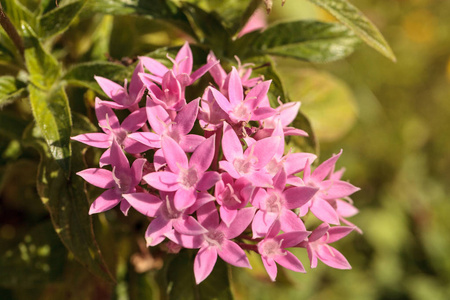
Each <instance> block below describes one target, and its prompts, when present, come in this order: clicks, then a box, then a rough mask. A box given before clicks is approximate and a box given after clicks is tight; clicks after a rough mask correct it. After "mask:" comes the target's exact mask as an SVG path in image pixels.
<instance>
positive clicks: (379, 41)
mask: <svg viewBox="0 0 450 300" xmlns="http://www.w3.org/2000/svg"><path fill="white" fill-rule="evenodd" d="M309 1H310V2H312V3H314V4H316V5H318V6H320V7H322V8H323V9H325V10H326V11H328V12H329V13H330V14H332V15H333V16H334V17H335V18H336V19H338V20H339V21H340V22H342V24H344V25H345V26H347V27H348V28H350V29H351V30H353V31H354V32H355V33H356V35H358V36H359V37H360V38H361V39H362V40H363V41H365V42H366V43H367V44H368V45H369V46H371V47H372V48H374V49H376V50H377V51H378V52H380V53H381V54H383V55H384V56H386V57H387V58H389V59H391V60H392V61H396V58H395V55H394V53H393V52H392V50H391V47H389V45H388V43H387V42H386V40H385V39H384V37H383V35H381V33H380V31H379V30H378V29H377V28H376V27H375V25H374V24H372V22H370V20H369V19H367V18H366V17H365V16H364V15H363V14H362V13H361V12H360V11H359V10H358V9H357V8H356V7H355V6H353V5H352V4H351V3H350V2H348V1H347V0H309Z"/></svg>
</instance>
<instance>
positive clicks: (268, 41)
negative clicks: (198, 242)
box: [0, 0, 394, 299]
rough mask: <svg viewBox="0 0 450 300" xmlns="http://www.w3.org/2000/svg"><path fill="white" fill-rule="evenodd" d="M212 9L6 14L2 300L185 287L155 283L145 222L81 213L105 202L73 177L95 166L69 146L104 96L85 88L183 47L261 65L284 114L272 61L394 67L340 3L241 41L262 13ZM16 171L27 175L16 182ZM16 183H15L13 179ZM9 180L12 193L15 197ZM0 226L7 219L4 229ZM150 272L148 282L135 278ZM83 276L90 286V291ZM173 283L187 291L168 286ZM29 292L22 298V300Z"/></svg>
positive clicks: (64, 6)
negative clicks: (359, 50)
mask: <svg viewBox="0 0 450 300" xmlns="http://www.w3.org/2000/svg"><path fill="white" fill-rule="evenodd" d="M214 2H217V3H218V4H217V5H213V4H212V2H210V1H197V0H190V1H175V0H172V1H171V0H158V1H152V3H151V4H149V1H140V0H131V1H121V0H99V1H97V0H75V1H58V3H56V2H54V1H50V0H46V1H34V0H24V1H14V0H1V1H0V4H1V7H0V8H1V12H0V21H1V25H2V27H1V28H0V66H1V71H0V75H1V77H0V109H1V111H0V135H1V139H0V151H1V153H0V154H1V157H0V195H1V197H2V208H4V212H1V214H2V222H1V224H0V226H1V228H0V230H1V232H2V238H4V239H5V240H6V242H5V243H3V242H2V243H1V246H0V250H1V252H0V253H1V255H2V259H1V261H0V262H1V264H2V265H1V266H0V269H1V270H5V269H6V268H8V269H9V270H10V272H11V273H9V278H6V275H5V273H2V274H0V276H2V278H3V279H5V280H1V283H0V286H1V287H2V288H3V289H4V290H0V293H2V294H3V293H5V295H11V298H17V299H22V298H23V299H29V296H30V295H34V296H35V298H38V297H41V299H47V298H51V295H52V293H51V291H52V290H53V291H55V290H56V291H57V292H56V293H57V294H58V293H60V294H61V295H62V294H63V292H62V291H63V290H64V288H61V287H60V286H59V288H58V284H60V283H59V282H58V281H59V280H61V278H63V280H65V281H67V282H69V281H71V280H72V281H73V287H72V289H71V296H70V297H73V298H102V299H103V298H105V297H107V298H108V297H112V296H111V295H113V294H114V295H116V296H114V297H118V298H119V297H122V296H124V295H126V296H124V297H137V296H133V295H136V290H138V291H150V292H148V293H147V297H160V298H162V299H164V298H168V297H170V299H177V298H183V297H184V295H183V294H180V293H181V292H180V290H178V289H177V288H175V287H176V286H177V285H179V284H180V283H181V282H190V281H191V280H192V278H190V277H189V276H191V275H190V274H189V272H186V271H183V272H174V271H173V270H178V268H180V264H179V262H178V260H180V259H181V258H180V257H182V256H179V257H177V258H175V259H172V260H170V259H167V261H165V263H164V267H163V268H162V269H161V270H158V264H157V262H158V261H160V260H161V259H162V257H163V254H162V252H163V251H161V250H158V249H153V250H150V252H149V250H145V251H143V253H144V254H142V251H141V250H140V249H139V248H138V247H139V246H138V245H139V242H138V240H139V237H138V236H140V228H141V227H142V226H143V222H144V221H145V220H143V219H142V218H141V217H140V216H138V215H136V214H133V213H131V216H130V218H129V220H127V222H126V223H125V222H122V221H118V220H120V219H121V218H123V217H122V216H120V215H118V214H117V213H115V212H111V213H109V214H106V216H104V217H98V218H93V219H94V220H92V218H91V217H90V216H89V215H88V213H87V212H88V210H89V203H88V199H94V198H95V197H96V196H98V194H99V191H98V190H97V189H94V188H92V187H87V188H86V187H85V186H84V184H83V182H82V181H81V179H80V178H79V177H78V176H76V175H75V173H76V172H77V171H79V170H81V169H82V168H84V165H85V164H86V163H87V165H88V166H92V165H94V163H95V162H96V161H97V160H98V156H99V155H100V154H99V153H98V152H96V151H94V150H86V149H85V148H83V147H81V146H80V145H79V144H75V143H73V144H72V143H71V141H70V136H74V135H76V134H81V133H84V132H88V131H95V128H96V126H95V125H94V124H96V123H97V122H96V121H95V117H93V106H94V101H93V99H94V95H97V94H98V95H101V96H104V95H102V93H103V92H102V90H101V89H100V88H99V87H98V85H96V83H95V81H94V79H93V75H97V76H104V77H108V78H113V79H117V80H122V78H123V77H124V76H126V77H128V78H130V77H131V73H132V71H133V69H134V67H135V59H136V56H137V55H142V54H144V53H150V56H152V57H154V58H155V59H159V60H161V56H160V53H163V52H165V51H166V50H168V51H172V50H173V46H180V45H181V44H182V42H181V41H182V40H185V39H188V40H189V41H192V42H193V43H194V44H195V45H196V48H197V49H195V48H193V51H194V52H195V53H196V54H197V53H198V55H195V57H197V58H198V60H200V61H202V62H205V61H206V57H207V55H208V53H209V51H210V50H212V51H214V53H215V55H216V56H217V58H218V59H220V60H221V61H222V62H223V63H224V64H225V65H226V66H227V67H228V68H229V69H230V68H231V65H233V64H234V63H235V58H234V56H235V55H238V56H239V58H240V59H241V60H242V61H241V63H244V64H245V63H248V62H252V63H256V65H255V68H254V69H255V72H257V73H259V74H264V75H265V76H266V79H272V80H273V84H272V88H271V91H270V94H271V95H269V97H270V100H271V103H276V99H274V98H276V95H281V98H282V99H281V100H282V101H288V100H289V98H292V100H298V99H294V98H295V97H289V93H288V91H287V90H285V88H284V85H283V83H282V80H281V79H280V78H279V76H278V75H277V72H276V66H275V64H274V62H273V61H272V56H279V57H290V58H294V59H298V60H302V61H306V62H313V63H322V62H330V61H335V60H340V59H342V58H344V57H347V56H348V55H350V54H351V53H352V52H353V51H354V50H355V48H356V47H357V46H358V45H359V44H360V42H361V40H362V41H363V42H366V43H367V44H368V45H369V46H371V47H373V48H374V49H376V50H378V51H380V52H381V53H382V54H384V55H386V56H387V57H389V58H391V59H394V56H393V54H392V52H391V50H390V48H389V46H388V45H387V43H386V42H385V40H384V39H383V37H382V36H381V34H380V33H379V32H378V30H377V29H376V28H375V27H374V25H373V24H372V23H370V21H368V19H367V18H366V17H364V16H363V15H362V14H361V12H359V11H358V10H357V9H356V8H355V7H354V6H352V5H351V4H349V3H348V2H347V1H344V0H342V1H312V2H313V3H315V4H317V5H319V6H321V7H323V8H325V9H327V10H328V11H329V12H330V13H331V14H333V15H334V16H335V17H336V18H337V19H338V20H339V21H340V22H341V23H342V24H339V23H327V22H322V21H317V20H315V21H310V20H308V21H292V22H286V23H278V24H274V25H270V26H269V27H268V28H267V29H266V30H263V31H253V32H250V33H248V34H245V35H242V36H239V32H240V31H241V30H242V28H243V27H244V25H245V24H246V23H247V21H248V20H249V18H250V16H251V15H252V14H253V12H254V11H255V10H256V9H257V8H258V7H260V6H261V4H262V3H260V2H262V1H256V0H251V1H250V0H246V1H214ZM130 24H131V25H132V24H136V25H139V26H128V25H130ZM130 28H133V29H130ZM135 28H139V29H135ZM91 36H94V37H95V36H96V37H97V38H91ZM161 36H162V37H163V38H162V39H160V38H159V37H161ZM18 37H19V38H18ZM164 37H165V38H164ZM360 39H361V40H360ZM161 40H162V41H163V42H161ZM105 41H109V42H106V44H105ZM120 44H124V45H126V47H123V46H122V47H121V46H120ZM118 45H119V46H118ZM101 51H107V53H101ZM99 53H100V54H99ZM104 54H108V55H104ZM127 56H128V57H127ZM194 64H195V65H196V66H197V65H199V64H200V63H199V62H196V61H194ZM202 84H203V85H205V84H207V83H206V82H200V83H198V85H197V86H193V87H192V91H190V92H192V93H195V89H196V88H199V89H200V88H201V87H202V86H201V85H202ZM274 95H275V97H274ZM120 117H123V116H120ZM295 123H296V124H298V125H300V126H301V128H302V129H304V130H306V131H308V133H309V134H310V135H309V138H307V139H306V138H293V139H292V140H291V142H292V143H293V144H295V146H296V147H298V148H300V149H302V150H305V151H316V152H317V143H316V140H315V136H314V133H313V131H312V129H313V128H311V126H310V123H309V121H308V119H307V117H306V116H305V115H303V114H302V113H301V114H299V116H298V117H297V119H296V120H295ZM313 127H314V122H313ZM33 149H34V150H33ZM21 166H26V167H27V168H26V170H30V171H29V172H25V171H22V170H21ZM20 171H22V172H23V174H22V173H19V174H20V176H18V177H17V174H18V173H17V172H20ZM11 178H18V180H17V182H16V183H14V184H11ZM30 182H31V183H32V184H30ZM33 184H34V185H33ZM36 191H37V193H36ZM39 198H40V199H41V202H42V203H43V206H44V207H45V208H46V209H47V212H45V211H43V210H42V207H41V206H42V205H41V206H39V205H35V203H39V201H38V199H39ZM11 199H13V201H12V200H11ZM16 199H17V201H16ZM10 213H11V214H10ZM3 214H4V215H7V214H10V217H8V218H3ZM49 220H51V223H52V225H53V226H52V227H53V229H52V230H54V231H52V230H51V229H50V226H49V224H50V222H49ZM92 223H94V225H95V226H94V228H95V231H93V230H92V226H93V225H92ZM119 224H120V225H119ZM123 224H127V225H123ZM123 227H126V228H123ZM32 228H34V229H33V230H31V229H32ZM138 229H139V230H138ZM54 232H56V234H57V236H58V237H59V240H58V239H56V236H55V234H54ZM30 237H31V239H30ZM22 239H23V240H22ZM62 245H64V246H65V248H66V249H67V251H68V252H67V253H68V254H66V252H65V251H66V250H64V248H62V247H63V246H62ZM101 250H102V251H101ZM135 253H141V254H142V255H143V257H144V258H141V261H140V263H136V262H135V263H132V262H129V257H130V256H131V255H132V254H135ZM185 255H186V256H189V255H190V254H185ZM34 257H36V258H35V259H33V261H34V263H30V260H31V259H32V258H34ZM190 258H191V256H189V258H186V260H188V259H190ZM74 259H75V260H76V261H78V262H79V263H80V264H81V265H82V266H83V268H80V266H79V265H78V264H77V263H75V262H74V261H73V260H74ZM145 264H147V266H148V267H147V268H144V269H143V270H144V271H142V269H139V267H142V265H145ZM86 270H89V272H91V273H92V274H94V275H95V276H96V277H95V278H96V279H94V280H89V278H91V277H90V276H91V275H90V273H86ZM138 270H141V271H138ZM74 272H80V274H83V275H81V276H80V277H79V279H77V280H78V281H74V280H73V277H72V276H73V273H74ZM214 272H216V273H213V275H212V279H211V280H212V282H213V283H210V285H214V286H217V282H220V283H221V284H224V286H223V288H222V289H221V291H223V292H220V291H217V293H218V294H217V297H219V298H220V299H229V298H231V297H232V296H231V292H230V288H229V286H228V285H227V284H226V283H227V282H228V279H227V278H228V276H229V275H228V271H227V270H226V267H225V266H224V264H222V265H219V266H218V267H217V270H216V269H215V271H214ZM174 273H176V274H177V276H181V277H182V276H187V277H182V278H174V275H173V274H174ZM17 278H21V281H20V282H19V281H18V280H17ZM7 279H8V280H7ZM23 282H26V287H27V289H26V291H25V290H21V289H22V288H23V285H22V283H23ZM44 285H45V286H44ZM67 285H70V284H69V283H67ZM80 286H87V287H86V288H85V289H83V291H81V289H79V288H78V289H77V287H80ZM185 287H187V286H185ZM189 287H191V286H189ZM195 289H197V288H195ZM167 291H169V295H166V292H167ZM170 291H171V292H170ZM133 293H135V294H133ZM186 293H190V295H192V294H195V296H192V297H193V298H194V297H196V298H198V297H204V295H205V293H206V294H208V295H209V294H210V293H212V291H211V287H210V286H208V283H207V282H205V285H204V286H202V285H200V286H199V287H198V290H197V291H191V290H187V291H186ZM37 295H40V296H37ZM150 295H151V296H150ZM199 295H200V296H199Z"/></svg>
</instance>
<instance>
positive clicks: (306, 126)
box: [287, 111, 319, 156]
mask: <svg viewBox="0 0 450 300" xmlns="http://www.w3.org/2000/svg"><path fill="white" fill-rule="evenodd" d="M291 126H292V127H295V128H298V129H301V130H304V131H306V132H307V133H308V136H307V137H303V136H289V137H287V149H290V148H292V149H293V150H294V152H309V153H314V154H316V155H317V156H319V143H317V138H316V135H315V134H314V131H313V128H312V126H311V122H310V121H309V120H308V118H307V117H306V116H305V115H304V114H303V112H302V111H299V112H298V115H297V117H296V118H295V120H294V122H292V124H291Z"/></svg>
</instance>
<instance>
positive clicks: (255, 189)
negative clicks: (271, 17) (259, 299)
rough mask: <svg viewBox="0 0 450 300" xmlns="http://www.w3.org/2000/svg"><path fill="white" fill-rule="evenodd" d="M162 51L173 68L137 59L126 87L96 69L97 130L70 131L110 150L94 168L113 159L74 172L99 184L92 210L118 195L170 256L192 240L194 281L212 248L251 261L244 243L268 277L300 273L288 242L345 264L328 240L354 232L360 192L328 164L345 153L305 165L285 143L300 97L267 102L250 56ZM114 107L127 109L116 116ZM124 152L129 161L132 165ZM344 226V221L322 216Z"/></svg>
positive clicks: (207, 268)
mask: <svg viewBox="0 0 450 300" xmlns="http://www.w3.org/2000/svg"><path fill="white" fill-rule="evenodd" d="M169 59H170V60H171V61H172V62H173V67H172V68H167V67H165V66H164V65H162V64H161V63H159V62H158V61H156V60H154V59H152V58H146V57H140V62H139V63H138V65H137V67H136V69H135V70H134V73H133V76H132V79H131V82H130V84H129V86H127V82H126V81H125V85H124V87H122V86H120V85H118V84H116V83H114V82H112V81H110V80H109V79H106V78H102V77H96V80H97V82H98V83H99V85H100V87H101V88H102V89H103V90H104V92H105V93H106V94H107V95H108V97H110V98H111V99H112V100H113V101H103V100H100V99H98V98H97V99H96V101H95V114H96V116H97V119H98V123H99V126H100V128H101V129H102V131H103V132H100V133H86V134H81V135H78V136H75V137H73V138H72V139H73V140H77V141H80V142H82V143H85V144H88V145H91V146H94V147H98V148H103V149H106V151H105V152H104V153H103V155H102V156H101V158H100V166H101V167H103V166H105V165H110V166H108V167H107V168H102V169H100V168H91V169H86V170H84V171H81V172H79V173H78V175H79V176H81V177H83V178H84V179H85V180H86V181H87V182H89V183H91V184H93V185H95V186H97V187H100V188H103V189H106V190H105V191H104V192H103V193H102V194H101V195H100V196H99V197H98V198H97V199H96V200H95V201H94V202H93V203H92V205H91V207H90V211H89V213H90V214H94V213H99V212H103V211H106V210H108V209H111V208H113V207H115V206H118V205H119V204H120V209H121V210H122V211H123V213H124V214H125V215H126V214H127V212H128V210H129V208H130V207H133V208H134V209H135V210H136V211H137V212H138V213H140V214H142V215H144V216H145V217H147V218H148V220H149V224H148V227H147V230H146V232H145V239H146V242H147V246H152V247H153V246H158V245H160V244H162V243H164V244H163V245H164V247H161V249H165V250H164V251H166V252H169V253H178V252H179V251H182V248H190V249H199V251H198V253H197V255H196V257H195V261H194V274H195V280H196V282H197V284H198V283H200V282H202V281H203V280H204V279H205V278H206V277H207V276H208V275H209V274H210V273H211V271H212V269H213V267H214V265H215V262H216V261H217V256H220V257H221V258H222V259H223V260H224V261H226V262H227V263H229V264H232V265H234V266H238V267H247V268H251V266H250V263H249V260H248V258H247V255H246V251H254V252H255V253H257V254H259V255H260V256H261V259H262V261H263V264H264V267H265V268H266V270H267V273H268V274H269V277H270V278H271V279H272V280H275V279H276V275H277V264H279V265H281V266H283V267H285V268H288V269H290V270H293V271H297V272H304V271H305V270H304V268H303V265H302V263H301V262H300V261H299V260H298V258H296V257H295V256H294V255H293V254H292V253H291V252H289V251H288V250H287V249H288V248H291V247H297V248H302V247H303V248H306V249H307V252H308V256H309V258H310V262H311V267H316V265H317V261H318V260H322V261H323V262H324V263H325V264H327V265H329V266H331V267H334V268H338V269H348V268H350V265H349V264H348V262H347V260H346V259H345V258H344V257H343V255H342V254H341V253H340V252H338V251H337V250H336V249H334V248H333V247H331V246H330V245H329V244H330V243H333V242H334V241H336V240H339V239H341V238H342V237H344V236H346V235H347V234H349V233H350V232H351V231H353V230H355V231H358V232H361V230H360V229H359V228H357V227H356V226H354V225H353V224H352V223H350V222H349V221H348V220H346V218H348V217H351V216H353V215H355V214H356V213H357V212H358V210H357V209H356V208H355V207H354V206H353V202H352V200H351V199H350V198H349V196H350V195H351V194H352V193H354V192H355V191H357V190H359V189H358V188H357V187H355V186H353V185H351V184H350V183H348V182H345V181H343V180H342V179H341V178H342V174H343V170H339V171H335V164H336V161H337V159H338V158H339V156H340V155H341V153H339V154H338V155H334V156H333V157H331V158H330V159H328V160H327V161H325V162H323V163H322V164H320V165H319V166H318V167H317V168H315V169H314V170H312V169H311V168H312V162H313V161H314V160H316V159H317V156H316V155H314V154H312V153H304V152H299V153H295V152H294V151H293V150H292V149H286V148H285V137H286V136H287V135H294V136H295V135H297V136H306V135H307V134H306V132H304V131H302V130H301V129H299V128H294V127H290V124H291V123H292V122H293V121H294V120H295V119H296V118H297V114H298V111H299V107H300V103H298V102H296V103H281V102H280V101H279V106H278V107H277V108H272V107H271V106H270V103H269V98H268V91H269V88H270V84H271V82H270V80H269V81H263V79H262V77H252V69H251V67H250V65H248V64H241V62H240V60H239V58H236V60H237V62H238V67H237V68H234V67H233V68H232V69H231V71H230V72H229V73H227V72H226V71H225V69H223V68H222V67H221V66H220V65H219V61H218V60H217V59H216V57H215V56H214V54H213V53H212V52H211V53H210V55H209V56H208V59H207V60H208V62H207V63H206V65H204V66H202V67H200V68H199V69H197V70H196V71H194V72H192V69H193V61H194V59H193V56H192V52H191V49H190V47H189V45H188V44H187V43H186V44H185V45H184V46H183V47H181V49H180V51H179V52H178V54H177V55H176V57H175V59H171V58H170V57H169ZM143 66H145V68H146V69H147V70H148V71H149V72H150V73H144V67H143ZM208 71H209V73H210V74H211V76H212V77H213V79H214V81H215V82H216V84H215V85H214V82H213V83H211V84H210V86H208V87H207V88H205V89H204V90H203V91H200V93H199V94H198V95H193V97H192V98H190V97H188V99H186V93H185V90H186V87H187V86H188V85H191V84H192V83H193V82H194V81H195V80H197V79H199V78H200V77H201V76H202V75H203V74H205V73H206V72H208ZM190 92H195V89H192V90H191V91H190ZM144 94H145V95H146V97H145V101H143V99H141V98H144V97H143V95H144ZM189 94H190V93H189ZM189 94H187V95H189ZM196 96H201V98H200V97H199V98H195V97H196ZM115 109H121V110H123V109H127V110H129V111H130V113H129V115H128V116H124V119H123V121H122V122H120V121H119V118H118V117H117V116H116V114H115V112H114V110H115ZM121 115H123V114H121ZM294 138H295V137H294ZM125 152H126V153H127V155H128V157H130V158H131V159H134V162H133V164H132V165H131V167H130V163H129V161H128V159H127V156H126V155H125ZM133 157H134V158H133ZM301 172H303V173H301ZM308 212H311V216H310V217H314V216H315V218H317V219H318V220H319V221H321V222H322V224H321V225H319V226H318V227H317V228H316V229H315V230H314V231H313V233H312V234H311V235H310V236H309V237H308V235H309V234H310V232H309V231H308V230H307V227H306V226H305V224H304V223H303V217H304V216H305V215H306V214H307V213H308ZM340 223H343V224H347V225H350V226H334V227H330V225H329V224H333V225H339V224H340Z"/></svg>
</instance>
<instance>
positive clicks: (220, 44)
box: [182, 3, 234, 57]
mask: <svg viewBox="0 0 450 300" xmlns="http://www.w3.org/2000/svg"><path fill="white" fill-rule="evenodd" d="M182 9H183V11H184V13H185V14H186V15H187V16H188V19H189V21H190V22H191V26H192V28H194V30H196V33H197V35H198V36H199V37H200V39H201V42H202V43H203V44H206V45H207V46H208V47H209V48H210V49H211V50H213V51H214V53H215V54H216V56H217V57H222V56H226V55H227V52H228V51H227V49H228V47H229V45H230V44H231V36H230V34H229V33H228V32H227V31H226V29H225V28H224V27H223V25H222V24H221V22H220V20H219V19H218V18H217V17H216V16H215V15H213V14H209V13H207V12H206V11H204V10H202V9H200V8H199V7H197V6H195V5H191V4H189V3H183V6H182ZM233 55H234V54H232V55H231V56H233Z"/></svg>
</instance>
